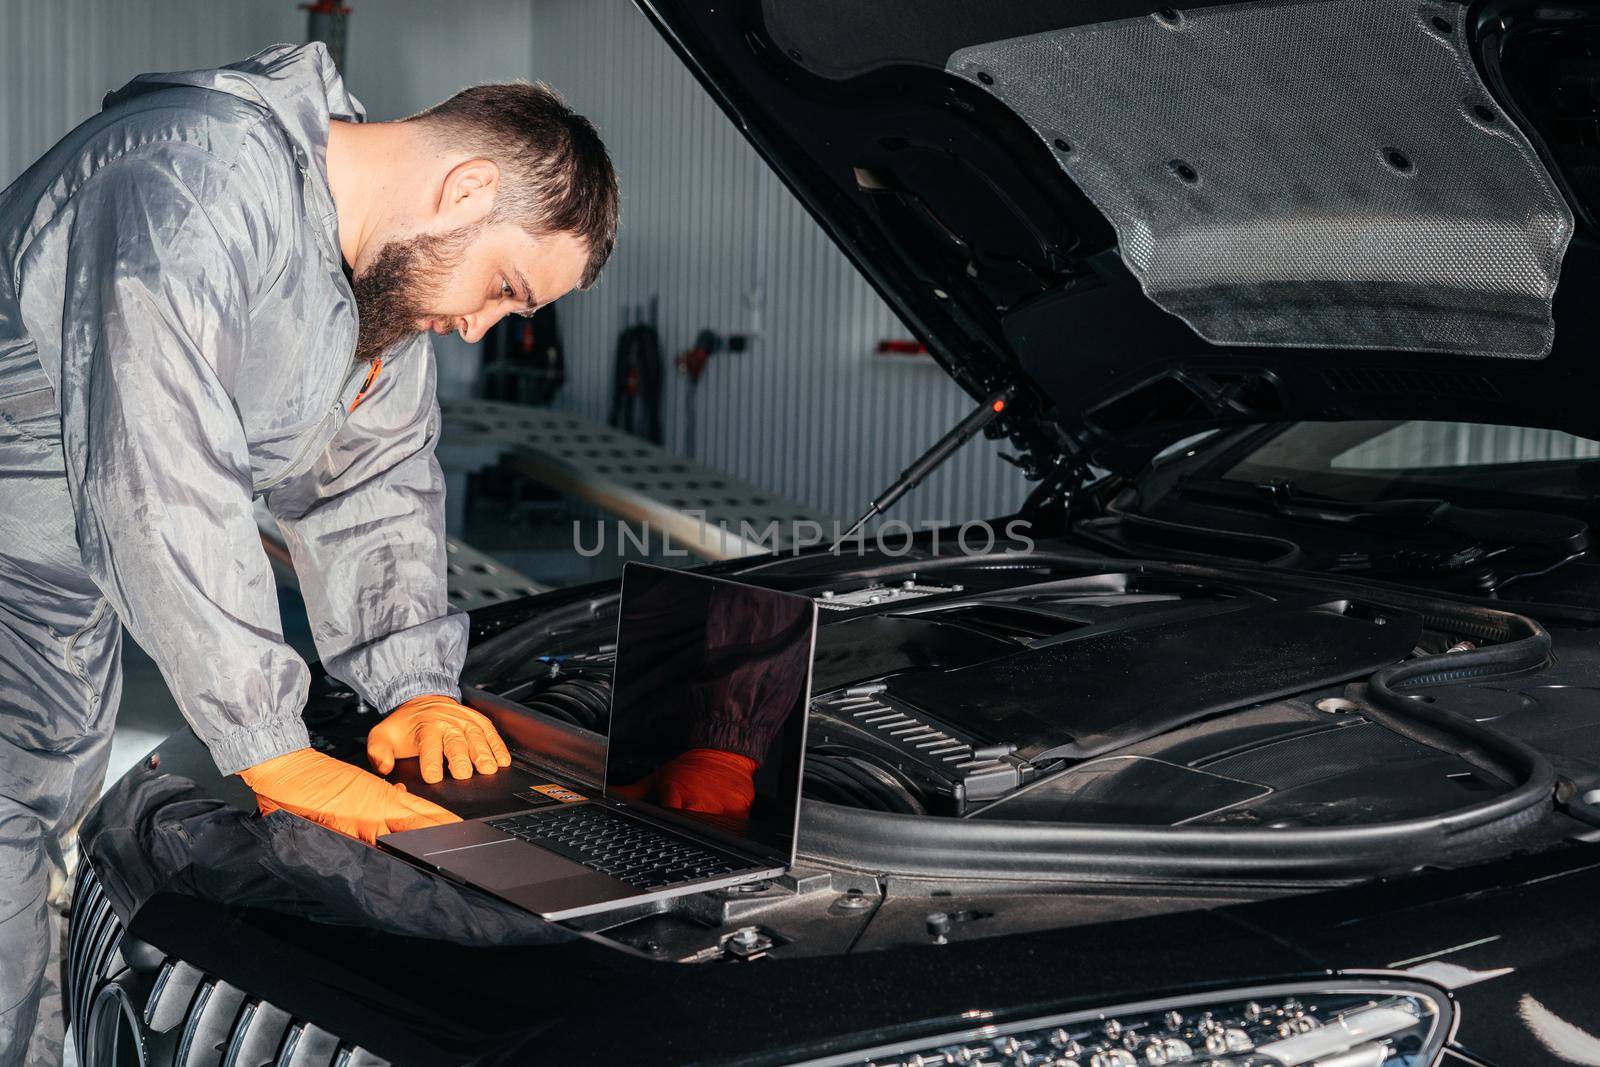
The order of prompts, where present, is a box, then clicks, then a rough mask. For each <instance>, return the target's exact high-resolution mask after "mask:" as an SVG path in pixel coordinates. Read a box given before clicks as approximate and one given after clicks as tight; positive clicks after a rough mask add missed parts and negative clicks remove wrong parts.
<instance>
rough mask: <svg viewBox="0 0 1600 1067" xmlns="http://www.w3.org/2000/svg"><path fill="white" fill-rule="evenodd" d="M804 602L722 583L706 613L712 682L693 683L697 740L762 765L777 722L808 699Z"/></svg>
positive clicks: (708, 668) (701, 745)
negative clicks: (746, 592) (754, 594)
mask: <svg viewBox="0 0 1600 1067" xmlns="http://www.w3.org/2000/svg"><path fill="white" fill-rule="evenodd" d="M810 621H811V620H810V616H809V615H808V614H807V612H806V610H805V607H804V606H797V605H795V604H794V603H793V602H791V601H787V600H785V601H779V602H773V601H771V600H768V599H765V598H763V599H756V598H754V597H751V596H748V595H744V591H743V590H742V589H741V588H740V587H738V586H724V585H718V586H717V587H716V589H715V590H713V592H712V594H711V606H710V609H709V612H708V614H707V617H706V671H707V673H708V675H709V678H708V680H707V681H706V682H705V683H704V684H702V685H698V686H696V687H695V690H694V700H695V701H696V703H697V705H698V708H697V713H696V715H695V717H694V723H695V728H694V732H693V736H692V739H691V740H692V743H693V744H694V746H695V747H698V748H716V749H722V750H723V751H726V752H735V753H738V754H739V755H741V756H749V757H750V758H751V759H753V760H755V761H756V762H757V763H765V762H766V760H767V755H768V749H770V748H771V747H772V739H773V738H774V737H775V736H776V735H777V733H778V729H779V727H781V726H782V725H783V723H784V720H785V719H787V718H788V716H789V713H790V712H792V711H793V710H794V707H795V705H796V704H797V703H798V702H799V701H800V700H801V699H803V696H804V693H805V687H806V671H807V670H808V669H809V667H810V665H811V659H810V657H811V643H810V642H809V641H807V640H804V637H805V635H806V634H807V632H808V628H809V626H810Z"/></svg>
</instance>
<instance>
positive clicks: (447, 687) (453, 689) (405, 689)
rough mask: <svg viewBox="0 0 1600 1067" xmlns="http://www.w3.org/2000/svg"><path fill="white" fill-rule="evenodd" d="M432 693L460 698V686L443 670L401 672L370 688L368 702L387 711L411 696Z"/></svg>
mask: <svg viewBox="0 0 1600 1067" xmlns="http://www.w3.org/2000/svg"><path fill="white" fill-rule="evenodd" d="M433 694H438V695H439V696H446V697H449V698H450V699H451V700H460V699H461V686H460V685H459V684H458V682H457V679H456V678H455V677H454V676H453V675H449V674H446V673H445V672H443V671H434V670H429V671H415V672H413V673H411V674H402V675H401V676H400V677H398V678H396V679H394V680H392V681H390V682H389V683H387V684H386V685H384V686H383V687H382V688H379V689H374V690H372V692H371V693H370V694H369V703H371V704H372V706H373V707H375V708H377V709H378V710H379V711H381V712H384V713H388V712H391V711H393V710H394V709H395V708H398V707H399V706H400V705H401V704H404V703H405V702H406V701H408V700H410V699H411V698H412V697H420V696H430V695H433Z"/></svg>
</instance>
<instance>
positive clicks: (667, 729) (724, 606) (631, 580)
mask: <svg viewBox="0 0 1600 1067" xmlns="http://www.w3.org/2000/svg"><path fill="white" fill-rule="evenodd" d="M816 630H817V609H816V605H815V604H813V603H812V602H811V600H810V598H809V597H803V596H795V595H794V594H792V593H779V592H774V591H773V590H770V589H761V588H758V587H756V586H750V585H743V584H740V583H738V582H730V581H726V580H723V579H717V578H707V577H705V576H703V575H697V574H686V573H684V572H682V571H674V570H667V569H665V568H661V567H649V566H643V565H641V564H637V563H630V564H628V565H627V566H626V567H625V568H623V572H622V606H621V611H620V618H619V619H618V622H617V663H616V672H615V675H614V676H613V680H612V691H611V728H610V739H609V741H608V743H607V746H606V796H607V797H608V798H610V799H612V800H619V801H623V802H625V803H627V804H629V805H630V806H633V807H638V808H642V809H646V810H649V811H652V812H654V813H657V814H659V815H662V816H664V817H667V818H670V819H672V820H673V821H678V822H684V821H689V822H692V823H693V824H694V825H696V826H699V827H703V828H705V829H706V830H708V831H710V832H711V836H713V837H721V838H724V839H728V838H736V839H737V841H738V843H739V844H740V845H741V846H742V847H743V848H745V849H746V850H747V851H750V852H752V853H754V854H756V855H758V856H761V857H764V858H769V859H773V860H775V861H777V862H780V863H783V864H786V865H787V864H789V863H792V862H793V858H794V831H795V821H796V819H797V818H798V816H799V812H800V772H801V758H802V756H803V754H804V752H805V735H806V709H807V705H808V703H809V701H810V695H811V656H812V646H813V644H814V643H815V638H816Z"/></svg>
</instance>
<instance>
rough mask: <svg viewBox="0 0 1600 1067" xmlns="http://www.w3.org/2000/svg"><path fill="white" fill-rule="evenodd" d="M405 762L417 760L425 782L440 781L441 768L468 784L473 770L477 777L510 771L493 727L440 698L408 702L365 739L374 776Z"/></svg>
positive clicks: (507, 754) (508, 755) (468, 710)
mask: <svg viewBox="0 0 1600 1067" xmlns="http://www.w3.org/2000/svg"><path fill="white" fill-rule="evenodd" d="M410 756H417V757H419V758H420V759H421V760H422V780H423V781H424V782H442V781H444V765H445V764H446V763H449V764H450V777H452V778H471V777H472V769H473V768H474V767H476V768H477V769H478V773H479V774H493V773H494V772H495V771H498V770H499V769H500V768H501V767H509V766H511V753H510V752H509V751H507V749H506V743H505V742H504V741H502V740H500V734H499V733H498V732H497V731H496V730H495V728H494V723H492V722H490V721H489V720H488V718H487V717H486V716H484V715H481V714H479V713H478V712H476V711H473V710H472V709H471V708H469V707H467V706H466V705H465V704H460V703H457V702H456V701H454V700H451V699H450V698H449V697H442V696H421V697H412V698H411V699H410V700H408V701H406V702H405V703H404V704H401V705H400V706H399V707H398V708H395V709H394V710H393V711H391V712H390V713H389V714H388V715H387V716H386V717H385V718H384V720H383V721H382V722H380V723H378V725H376V726H374V727H373V728H372V731H371V732H370V733H368V734H367V759H368V760H370V761H371V762H372V769H373V770H375V771H377V772H378V773H379V774H388V773H389V772H390V771H392V770H394V761H395V760H396V759H406V758H408V757H410Z"/></svg>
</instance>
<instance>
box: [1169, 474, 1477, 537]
mask: <svg viewBox="0 0 1600 1067" xmlns="http://www.w3.org/2000/svg"><path fill="white" fill-rule="evenodd" d="M1178 490H1179V492H1182V493H1185V494H1187V495H1190V496H1197V497H1206V498H1210V499H1220V500H1225V501H1227V502H1228V503H1233V504H1249V505H1254V506H1255V507H1258V508H1261V509H1263V510H1267V511H1270V512H1272V513H1273V514H1276V515H1282V516H1283V517H1284V518H1289V519H1304V520H1307V521H1311V522H1320V523H1324V524H1327V525H1332V526H1352V527H1363V528H1369V529H1378V530H1394V529H1400V528H1407V529H1415V528H1416V527H1419V526H1427V525H1429V524H1431V523H1433V522H1435V521H1437V520H1438V519H1439V518H1440V517H1441V516H1442V515H1444V514H1445V513H1446V512H1448V511H1449V510H1450V509H1451V507H1452V505H1451V504H1450V502H1449V501H1448V500H1442V499H1440V498H1438V497H1402V498H1399V499H1396V500H1373V501H1366V502H1359V503H1358V502H1354V501H1349V500H1340V499H1338V498H1337V497H1331V496H1325V495H1323V494H1321V493H1312V492H1307V491H1306V490H1304V489H1300V488H1297V487H1296V486H1295V484H1294V483H1293V482H1290V481H1272V482H1237V481H1230V480H1228V479H1224V478H1182V479H1180V480H1179V481H1178Z"/></svg>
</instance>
